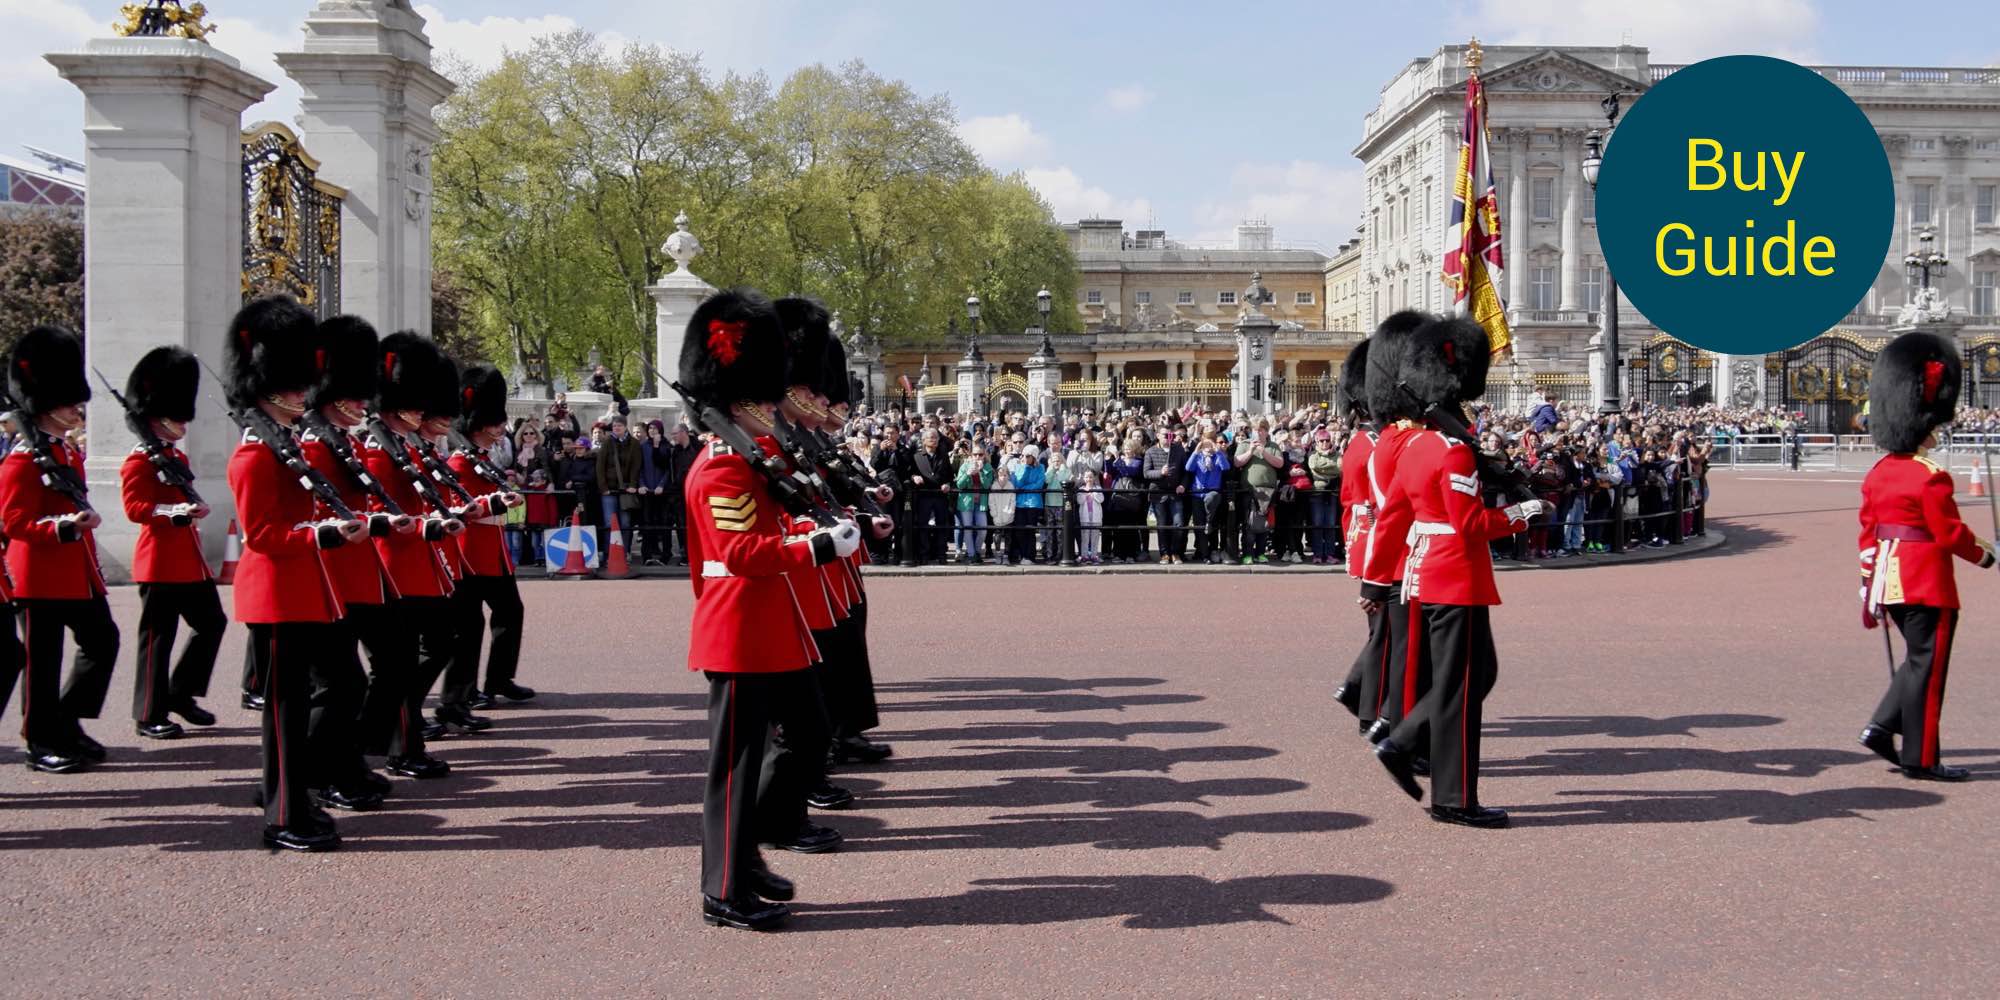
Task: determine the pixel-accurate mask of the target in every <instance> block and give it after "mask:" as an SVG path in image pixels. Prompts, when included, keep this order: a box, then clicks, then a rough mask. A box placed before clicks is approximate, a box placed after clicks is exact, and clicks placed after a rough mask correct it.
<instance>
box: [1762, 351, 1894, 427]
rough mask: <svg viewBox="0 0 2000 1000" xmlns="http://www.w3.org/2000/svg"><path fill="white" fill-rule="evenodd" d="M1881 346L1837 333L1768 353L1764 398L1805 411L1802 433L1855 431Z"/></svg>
mask: <svg viewBox="0 0 2000 1000" xmlns="http://www.w3.org/2000/svg"><path fill="white" fill-rule="evenodd" d="M1881 348H1882V341H1880V340H1872V339H1863V338H1861V337H1857V336H1855V335H1853V334H1851V333H1848V332H1846V331H1845V330H1836V331H1833V332H1831V333H1825V334H1821V335H1820V336H1818V337H1815V338H1813V339H1812V340H1810V341H1808V342H1806V343H1804V344H1801V345H1799V346H1798V347H1794V348H1792V349H1791V350H1789V351H1786V352H1784V353H1783V354H1778V355H1772V356H1771V358H1770V359H1769V360H1768V361H1767V362H1766V364H1765V372H1766V376H1767V381H1766V395H1765V399H1766V401H1767V402H1770V403H1772V404H1774V405H1777V406H1779V407H1781V408H1782V409H1786V410H1793V411H1798V412H1802V413H1804V414H1805V429H1806V430H1807V431H1810V432H1813V433H1818V434H1852V433H1855V432H1857V431H1858V430H1859V429H1860V426H1861V424H1860V416H1861V407H1862V405H1863V404H1865V403H1867V402H1868V377H1869V373H1870V372H1871V371H1873V370H1874V367H1875V355H1876V353H1877V352H1878V351H1880V350H1881ZM1773 382H1775V384H1772V383H1773Z"/></svg>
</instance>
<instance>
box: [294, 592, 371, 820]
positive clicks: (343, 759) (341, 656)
mask: <svg viewBox="0 0 2000 1000" xmlns="http://www.w3.org/2000/svg"><path fill="white" fill-rule="evenodd" d="M356 607H358V605H350V606H349V607H348V617H346V618H343V619H341V620H340V621H338V622H335V623H334V624H331V625H328V626H326V639H325V642H324V652H323V654H322V655H319V656H315V657H314V658H313V664H312V668H311V675H310V677H309V692H310V693H309V698H310V701H309V705H310V708H309V711H308V716H307V719H306V745H307V746H308V747H309V748H310V750H311V754H312V764H311V768H310V771H311V773H310V775H309V777H310V779H311V781H312V787H314V788H323V787H327V786H333V787H336V788H339V789H340V790H342V791H347V792H359V791H364V790H367V787H366V786H365V785H364V784H363V783H362V776H363V775H365V774H366V773H367V772H368V762H367V761H366V760H363V759H362V755H361V754H362V746H361V743H362V740H361V706H362V704H363V702H364V701H366V699H367V697H368V673H367V671H365V670H363V669H362V667H361V651H360V630H359V629H358V628H356V627H355V624H354V618H353V615H354V611H355V608H356Z"/></svg>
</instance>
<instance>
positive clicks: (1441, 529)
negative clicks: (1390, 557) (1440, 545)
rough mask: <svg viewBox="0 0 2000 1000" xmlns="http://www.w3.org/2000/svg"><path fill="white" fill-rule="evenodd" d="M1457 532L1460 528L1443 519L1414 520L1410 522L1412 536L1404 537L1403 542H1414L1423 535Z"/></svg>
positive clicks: (1452, 533)
mask: <svg viewBox="0 0 2000 1000" xmlns="http://www.w3.org/2000/svg"><path fill="white" fill-rule="evenodd" d="M1456 534H1458V529H1457V528H1454V527H1452V526H1451V525H1449V524H1446V523H1444V522H1443V521H1413V522H1411V523H1410V537H1408V538H1406V539H1404V540H1403V544H1405V545H1410V544H1414V543H1415V542H1416V540H1417V538H1418V536H1421V535H1456Z"/></svg>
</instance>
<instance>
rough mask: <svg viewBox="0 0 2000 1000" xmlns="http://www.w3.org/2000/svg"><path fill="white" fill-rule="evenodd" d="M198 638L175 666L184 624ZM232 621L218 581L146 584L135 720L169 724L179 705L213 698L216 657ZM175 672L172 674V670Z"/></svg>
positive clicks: (141, 587) (141, 599) (141, 588)
mask: <svg viewBox="0 0 2000 1000" xmlns="http://www.w3.org/2000/svg"><path fill="white" fill-rule="evenodd" d="M183 621H185V622H187V624H188V628H189V629H190V630H192V632H193V634H192V635H190V636H188V644H187V648H186V649H183V650H181V658H180V662H179V663H178V664H175V663H173V656H174V638H175V637H176V635H177V634H178V633H179V632H180V627H181V622H183ZM227 628H229V617H228V616H227V615H224V614H223V613H222V598H221V597H219V596H217V594H216V590H215V582H214V581H212V580H202V581H200V582H197V583H142V584H140V585H139V656H138V661H139V662H138V677H137V679H136V680H135V681H134V683H133V685H132V718H133V719H135V720H137V721H139V722H165V721H167V711H168V710H169V709H171V708H173V707H175V706H176V705H180V704H183V703H185V702H189V701H192V700H194V699H196V698H201V697H204V696H206V695H207V694H208V679H209V677H210V676H211V675H213V674H214V673H215V655H216V654H217V653H219V652H221V650H222V633H223V631H224V630H226V629H227ZM169 667H171V668H172V669H171V670H169V669H168V668H169Z"/></svg>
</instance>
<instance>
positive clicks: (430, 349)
mask: <svg viewBox="0 0 2000 1000" xmlns="http://www.w3.org/2000/svg"><path fill="white" fill-rule="evenodd" d="M380 374H381V379H380V380H379V381H378V382H377V384H376V387H375V408H376V410H377V412H381V413H399V412H403V411H407V410H414V411H416V412H419V413H428V412H430V410H431V407H432V406H434V405H436V399H437V385H438V383H439V382H440V381H442V380H443V379H444V378H447V377H448V378H450V379H451V380H452V386H451V390H452V405H451V406H449V407H447V412H452V411H455V410H456V403H457V391H458V385H457V380H458V376H457V374H456V373H455V372H452V371H450V370H449V369H447V368H445V359H444V355H443V354H442V353H440V352H439V351H438V348H437V345H436V344H434V343H432V342H431V339H430V338H429V337H426V336H423V335H422V334H418V333H412V332H410V331H407V330H406V331H403V332H401V333H392V334H390V335H388V336H387V337H383V338H382V365H381V369H380Z"/></svg>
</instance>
